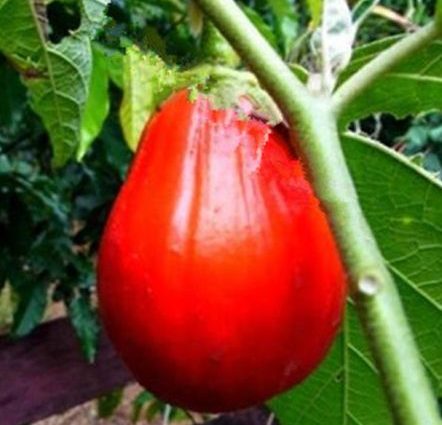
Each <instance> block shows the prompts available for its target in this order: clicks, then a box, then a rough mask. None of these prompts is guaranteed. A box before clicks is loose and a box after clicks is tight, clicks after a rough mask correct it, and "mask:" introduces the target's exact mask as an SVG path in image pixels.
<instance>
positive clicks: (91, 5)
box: [80, 0, 111, 37]
mask: <svg viewBox="0 0 442 425" xmlns="http://www.w3.org/2000/svg"><path fill="white" fill-rule="evenodd" d="M110 1H111V0H82V1H81V11H82V20H81V27H80V30H81V31H83V32H87V33H88V35H89V36H90V37H94V36H95V33H96V32H97V31H98V30H99V29H100V28H101V27H102V26H103V25H104V23H105V21H106V15H105V13H104V12H105V10H106V8H107V5H108V4H109V3H110Z"/></svg>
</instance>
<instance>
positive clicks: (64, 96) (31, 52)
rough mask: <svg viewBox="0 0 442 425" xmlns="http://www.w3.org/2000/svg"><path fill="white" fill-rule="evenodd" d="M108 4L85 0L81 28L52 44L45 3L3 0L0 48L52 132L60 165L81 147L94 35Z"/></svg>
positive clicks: (39, 1) (100, 0) (55, 153)
mask: <svg viewBox="0 0 442 425" xmlns="http://www.w3.org/2000/svg"><path fill="white" fill-rule="evenodd" d="M108 2H109V0H82V1H81V10H82V23H81V26H80V28H79V29H78V30H77V31H75V32H74V33H72V34H71V35H69V36H68V37H65V38H64V39H63V40H62V41H61V42H60V43H59V44H54V43H51V42H50V41H49V40H48V38H47V35H46V32H47V31H46V29H47V28H46V27H47V21H46V16H45V4H44V1H42V0H26V1H16V0H1V1H0V50H1V51H2V52H3V53H4V54H5V55H6V56H7V57H8V58H9V59H10V60H11V61H12V62H14V63H15V64H16V65H17V67H18V68H19V69H20V71H21V73H22V76H23V81H24V82H25V84H26V86H27V87H28V89H29V92H30V97H31V104H32V107H33V109H34V110H35V112H36V113H37V114H38V115H39V116H40V117H41V119H42V121H43V123H44V125H45V127H46V129H47V130H48V133H49V136H50V139H51V143H52V146H53V151H54V163H55V164H56V165H62V164H64V163H65V162H66V161H67V160H68V159H69V158H70V157H71V155H72V154H73V153H74V152H75V151H76V149H77V148H78V145H79V143H80V137H81V125H82V118H83V112H84V109H85V106H86V101H87V97H88V91H89V80H90V76H91V72H92V52H91V45H90V36H91V35H93V34H94V33H95V32H96V30H97V28H98V27H99V25H100V24H101V22H102V20H103V13H104V9H105V7H106V5H107V3H108Z"/></svg>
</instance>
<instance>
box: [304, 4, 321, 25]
mask: <svg viewBox="0 0 442 425" xmlns="http://www.w3.org/2000/svg"><path fill="white" fill-rule="evenodd" d="M323 3H324V2H323V0H307V5H308V8H309V11H310V15H311V20H312V21H311V25H312V27H313V28H316V27H318V26H319V24H320V23H321V18H322V7H323Z"/></svg>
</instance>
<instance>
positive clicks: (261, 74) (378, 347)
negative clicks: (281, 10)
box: [196, 0, 440, 425]
mask: <svg viewBox="0 0 442 425" xmlns="http://www.w3.org/2000/svg"><path fill="white" fill-rule="evenodd" d="M196 1H197V3H198V4H199V5H200V7H201V8H202V9H203V11H204V12H205V13H206V14H207V15H208V16H209V17H210V18H211V19H212V20H213V22H214V23H215V24H216V26H217V27H218V29H219V30H220V31H221V32H222V33H223V35H224V36H225V37H226V38H227V39H228V40H229V41H230V43H231V44H232V45H233V47H234V48H235V49H236V50H237V51H238V53H239V54H240V56H241V57H242V58H243V59H244V60H245V61H246V62H247V63H248V65H249V66H250V68H251V69H252V70H253V71H254V72H255V74H256V75H257V77H258V79H259V80H260V82H261V83H262V85H263V86H264V87H265V88H266V89H267V90H268V92H269V93H270V95H271V96H272V97H273V98H274V100H275V101H276V102H277V104H278V105H279V106H280V108H281V110H282V111H283V113H284V115H285V117H286V119H287V121H288V122H289V124H290V127H291V128H292V129H296V134H297V137H296V140H295V139H294V140H293V143H294V145H295V147H296V149H297V150H298V152H299V153H300V154H301V155H302V157H303V159H304V162H305V164H306V166H307V169H308V171H309V175H310V178H311V181H312V184H313V186H314V189H315V191H316V193H317V195H318V197H319V199H320V200H321V202H322V204H323V206H324V208H325V209H326V211H327V215H328V218H329V220H330V223H331V225H332V228H333V231H334V234H335V236H336V240H337V242H338V245H339V247H340V250H341V253H342V256H343V259H344V262H345V264H346V268H347V271H348V273H349V277H350V283H351V292H352V296H353V298H354V300H355V302H356V306H357V310H358V313H359V316H360V318H361V321H362V324H363V327H364V329H365V331H366V333H367V334H368V336H369V341H370V344H371V347H372V351H373V354H374V357H375V359H376V361H377V365H378V367H379V370H380V372H381V376H382V381H383V383H384V386H385V388H386V392H387V395H388V398H389V401H390V405H391V408H392V412H393V415H394V417H395V419H396V422H397V423H398V424H402V425H440V419H439V415H438V411H437V405H436V400H435V398H434V397H433V395H432V392H431V388H430V385H429V382H428V379H427V377H426V375H425V370H424V368H423V366H422V364H421V362H420V360H419V353H418V350H417V347H416V345H415V342H414V340H413V336H412V334H411V331H410V329H409V326H408V324H407V321H406V318H405V314H404V311H403V308H402V305H401V302H400V299H399V295H398V293H397V290H396V288H395V285H394V283H393V279H392V277H391V275H390V273H389V272H388V270H387V269H386V267H385V264H384V260H383V258H382V255H381V253H380V251H379V248H378V247H377V244H376V241H375V239H374V237H373V234H372V232H371V230H370V228H369V226H368V224H367V222H366V220H365V218H364V215H363V213H362V211H361V208H360V206H359V202H358V199H357V194H356V191H355V188H354V185H353V182H352V179H351V177H350V174H349V171H348V168H347V165H346V162H345V159H344V155H343V153H342V149H341V146H340V141H339V137H338V131H337V125H336V115H335V112H334V108H333V106H332V104H331V100H330V98H317V97H313V96H312V95H311V94H309V93H308V92H307V90H306V89H305V88H304V86H303V85H302V84H301V83H300V82H299V80H298V79H297V78H296V77H295V76H294V75H293V74H292V73H291V71H290V70H289V69H288V68H287V67H286V65H285V64H284V63H283V62H282V60H281V59H280V58H279V56H278V55H277V54H276V53H275V52H274V51H273V49H272V48H271V47H270V46H269V45H268V44H267V43H266V42H265V41H264V40H263V38H262V37H261V35H260V34H259V33H258V31H257V30H256V29H255V27H254V26H253V25H252V24H251V23H250V22H249V21H248V20H247V19H246V18H245V16H244V15H243V14H242V12H241V10H240V9H239V8H238V7H237V6H236V4H235V2H234V1H232V0H196ZM293 134H295V132H293Z"/></svg>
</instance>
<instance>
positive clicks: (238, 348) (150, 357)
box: [98, 92, 346, 412]
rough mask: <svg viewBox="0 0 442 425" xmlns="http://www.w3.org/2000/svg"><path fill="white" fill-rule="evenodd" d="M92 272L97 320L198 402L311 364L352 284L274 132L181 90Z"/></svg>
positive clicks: (301, 371) (197, 405)
mask: <svg viewBox="0 0 442 425" xmlns="http://www.w3.org/2000/svg"><path fill="white" fill-rule="evenodd" d="M98 279H99V286H98V289H99V299H100V308H101V314H102V318H103V320H104V324H105V327H106V329H107V332H108V334H109V336H110V338H111V340H112V341H113V343H114V344H115V346H116V348H117V349H118V351H119V352H120V354H121V356H122V357H123V359H124V361H125V362H126V364H127V365H128V367H129V368H130V369H131V371H132V372H133V373H134V375H135V377H136V378H137V380H138V381H139V382H140V383H141V384H142V385H144V386H145V387H146V388H147V389H148V390H150V391H151V392H153V393H154V394H156V395H157V396H158V397H159V398H161V399H162V400H164V401H167V402H169V403H172V404H174V405H178V406H181V407H185V408H188V409H191V410H196V411H205V412H207V411H208V412H220V411H227V410H234V409H239V408H244V407H247V406H251V405H255V404H258V403H261V402H263V401H265V400H266V399H268V398H269V397H271V396H273V395H275V394H277V393H279V392H282V391H284V390H287V389H288V388H290V387H291V386H293V385H294V384H296V383H298V382H300V381H301V380H302V379H304V378H305V377H306V376H307V375H308V374H310V373H311V371H312V370H313V369H314V368H315V367H316V366H317V365H318V363H319V362H320V361H321V359H323V357H324V356H325V354H326V352H327V350H328V348H329V346H330V344H331V342H332V340H333V338H334V336H335V333H336V331H337V329H338V326H339V323H340V318H341V315H342V310H343V305H344V299H345V293H346V289H345V276H344V272H343V269H342V266H341V262H340V259H339V256H338V253H337V250H336V247H335V244H334V241H333V238H332V236H331V233H330V230H329V228H328V225H327V223H326V220H325V217H324V214H323V213H322V211H321V210H320V208H319V205H318V201H317V199H316V198H315V197H314V195H313V193H312V189H311V188H310V185H309V184H308V182H307V181H306V180H305V178H304V177H303V172H302V169H301V166H300V163H299V162H298V160H297V159H295V157H294V156H293V155H292V154H291V153H290V151H289V150H288V148H287V147H286V145H285V141H284V140H283V139H282V137H281V136H280V135H278V134H277V133H276V132H275V131H273V130H272V129H271V128H270V127H269V126H267V125H266V124H264V123H262V122H259V121H257V120H254V119H249V120H241V119H239V118H238V117H237V116H236V114H235V113H234V112H233V111H231V110H223V111H215V110H213V109H212V108H211V106H210V103H209V101H208V100H207V99H205V98H203V97H199V99H198V100H197V101H196V102H194V103H191V102H190V101H189V100H188V96H187V93H186V92H180V93H178V94H176V95H174V96H173V97H172V98H171V99H170V100H169V101H167V102H166V103H165V104H164V105H163V108H162V110H161V111H160V112H159V113H158V114H157V115H156V116H155V117H154V119H153V120H152V122H151V123H150V125H149V126H148V128H147V130H146V131H145V133H144V135H143V138H142V143H141V145H140V147H139V150H138V152H137V155H136V158H135V160H134V163H133V165H132V168H131V170H130V174H129V177H128V179H127V181H126V183H125V185H124V186H123V188H122V190H121V192H120V194H119V196H118V198H117V200H116V203H115V205H114V207H113V211H112V213H111V216H110V219H109V221H108V224H107V227H106V230H105V233H104V236H103V240H102V244H101V249H100V255H99V267H98Z"/></svg>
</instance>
